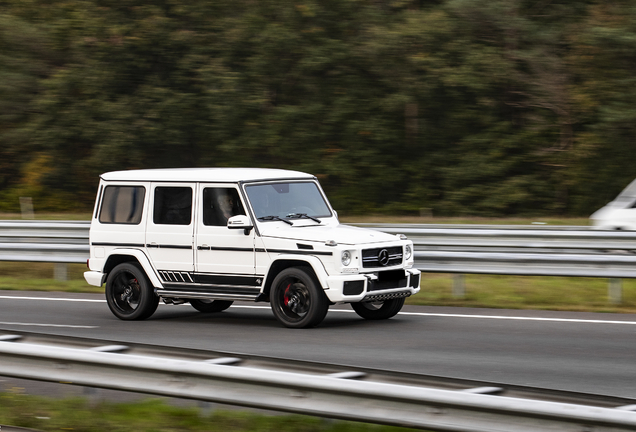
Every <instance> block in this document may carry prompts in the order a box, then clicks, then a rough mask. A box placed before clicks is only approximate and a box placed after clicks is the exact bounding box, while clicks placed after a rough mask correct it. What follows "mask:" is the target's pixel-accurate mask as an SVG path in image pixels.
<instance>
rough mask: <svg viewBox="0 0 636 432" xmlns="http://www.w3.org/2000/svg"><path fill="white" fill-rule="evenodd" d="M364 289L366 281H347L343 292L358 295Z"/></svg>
mask: <svg viewBox="0 0 636 432" xmlns="http://www.w3.org/2000/svg"><path fill="white" fill-rule="evenodd" d="M362 291H364V281H345V283H344V286H343V290H342V293H343V294H344V295H358V294H362Z"/></svg>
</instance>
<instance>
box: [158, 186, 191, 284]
mask: <svg viewBox="0 0 636 432" xmlns="http://www.w3.org/2000/svg"><path fill="white" fill-rule="evenodd" d="M195 190H196V184H195V183H172V184H171V183H151V185H150V209H149V210H150V211H149V214H148V218H147V220H148V221H147V224H146V251H147V253H148V256H150V259H151V261H152V263H153V265H154V267H155V269H156V270H157V271H158V273H159V275H160V276H161V278H162V279H163V281H165V282H185V283H188V282H192V272H193V271H194V248H193V242H194V225H195V217H194V212H193V209H194V206H195V193H194V192H195Z"/></svg>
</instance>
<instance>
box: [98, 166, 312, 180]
mask: <svg viewBox="0 0 636 432" xmlns="http://www.w3.org/2000/svg"><path fill="white" fill-rule="evenodd" d="M100 177H101V178H102V179H104V180H107V181H174V182H238V181H258V180H281V179H312V178H314V176H313V175H311V174H307V173H303V172H299V171H290V170H282V169H270V168H166V169H143V170H129V171H111V172H107V173H104V174H102V175H101V176H100Z"/></svg>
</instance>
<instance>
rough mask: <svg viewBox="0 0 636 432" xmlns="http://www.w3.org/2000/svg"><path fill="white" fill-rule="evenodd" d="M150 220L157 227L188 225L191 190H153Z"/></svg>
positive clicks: (171, 188) (177, 188)
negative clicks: (152, 207) (151, 217)
mask: <svg viewBox="0 0 636 432" xmlns="http://www.w3.org/2000/svg"><path fill="white" fill-rule="evenodd" d="M152 220H153V222H154V223H155V224H157V225H190V222H191V221H192V188H190V187H158V188H155V208H154V212H153V219H152Z"/></svg>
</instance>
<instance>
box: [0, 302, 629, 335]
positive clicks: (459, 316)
mask: <svg viewBox="0 0 636 432" xmlns="http://www.w3.org/2000/svg"><path fill="white" fill-rule="evenodd" d="M0 299H12V300H47V301H70V302H92V303H106V300H94V299H72V298H53V297H20V296H0ZM183 306H189V305H188V304H187V303H185V304H183ZM232 308H233V309H234V308H242V309H271V308H270V307H269V306H244V305H233V306H232ZM329 311H330V312H346V313H354V311H352V310H347V309H330V310H329ZM399 315H413V316H434V317H450V318H476V319H499V320H517V321H548V322H567V323H589V324H623V325H636V321H613V320H592V319H575V318H543V317H518V316H505V315H469V314H449V313H428V312H400V313H399ZM0 324H2V323H0ZM4 324H7V323H4ZM33 325H37V324H33ZM89 328H93V327H89Z"/></svg>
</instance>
